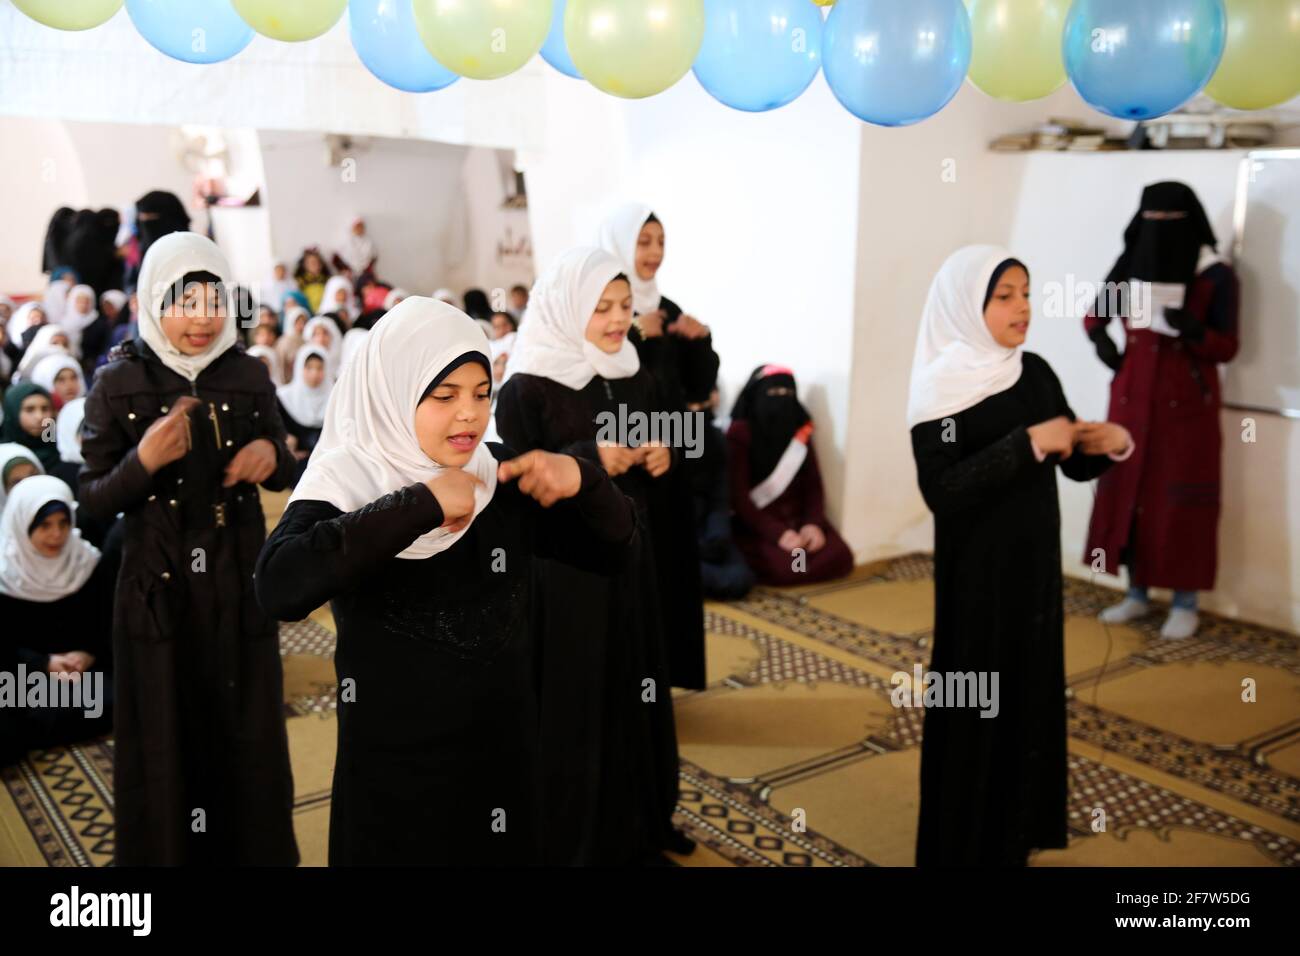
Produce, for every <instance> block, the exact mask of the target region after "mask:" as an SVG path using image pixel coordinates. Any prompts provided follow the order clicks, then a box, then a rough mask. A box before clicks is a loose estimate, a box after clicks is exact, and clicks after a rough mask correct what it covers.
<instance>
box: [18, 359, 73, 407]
mask: <svg viewBox="0 0 1300 956" xmlns="http://www.w3.org/2000/svg"><path fill="white" fill-rule="evenodd" d="M65 372H70V373H72V374H70V375H65V374H64V373H65ZM31 381H33V382H35V383H36V384H37V385H39V386H40V387H41V388H43V389H45V390H46V391H47V392H49V393H50V397H51V398H52V399H54V401H55V409H56V411H57V410H58V409H60V408H62V407H63V406H64V405H66V404H67V403H68V402H70V401H72V400H73V399H75V398H82V397H84V396H85V394H86V377H85V375H84V374H83V373H82V371H81V363H80V362H78V361H77V360H76V359H74V358H73V357H72V356H71V355H60V354H58V353H54V354H51V355H47V356H45V358H43V359H41V360H40V361H38V362H37V363H36V364H35V365H34V366H33V367H32V373H31ZM60 414H62V412H60Z"/></svg>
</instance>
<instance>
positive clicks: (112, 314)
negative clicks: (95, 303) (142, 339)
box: [99, 299, 118, 323]
mask: <svg viewBox="0 0 1300 956" xmlns="http://www.w3.org/2000/svg"><path fill="white" fill-rule="evenodd" d="M99 311H100V313H101V314H102V315H103V316H104V318H106V319H108V321H109V322H110V323H111V322H113V321H114V320H115V319H116V318H117V315H118V308H117V306H115V305H114V304H113V303H112V302H109V301H108V300H107V299H105V300H104V301H103V302H101V303H99Z"/></svg>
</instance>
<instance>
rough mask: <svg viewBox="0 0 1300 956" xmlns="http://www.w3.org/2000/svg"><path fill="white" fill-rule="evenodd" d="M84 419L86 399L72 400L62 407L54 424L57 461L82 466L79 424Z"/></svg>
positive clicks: (83, 461) (83, 462)
mask: <svg viewBox="0 0 1300 956" xmlns="http://www.w3.org/2000/svg"><path fill="white" fill-rule="evenodd" d="M85 417H86V399H85V398H84V397H83V398H74V399H73V400H72V401H70V402H68V403H67V404H66V405H64V406H63V410H62V411H61V412H59V417H58V420H57V421H56V422H55V426H54V428H55V433H54V437H55V440H56V442H57V443H58V448H59V459H60V460H61V461H65V462H69V463H71V464H74V465H83V464H85V462H86V460H85V459H84V458H82V457H81V422H82V420H83V419H85Z"/></svg>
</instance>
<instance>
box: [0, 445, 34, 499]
mask: <svg viewBox="0 0 1300 956" xmlns="http://www.w3.org/2000/svg"><path fill="white" fill-rule="evenodd" d="M33 474H35V475H43V474H45V466H44V465H42V464H41V460H40V459H39V458H37V457H36V455H35V454H34V453H33V452H32V450H31V449H30V448H28V447H27V446H25V445H20V444H18V443H17V442H3V443H0V510H3V508H4V506H5V501H6V499H7V498H8V496H9V491H10V490H11V489H12V488H14V487H16V486H17V485H18V483H20V482H22V481H25V480H26V479H27V478H29V477H31V475H33Z"/></svg>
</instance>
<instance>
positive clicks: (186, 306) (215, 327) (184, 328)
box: [162, 282, 226, 355]
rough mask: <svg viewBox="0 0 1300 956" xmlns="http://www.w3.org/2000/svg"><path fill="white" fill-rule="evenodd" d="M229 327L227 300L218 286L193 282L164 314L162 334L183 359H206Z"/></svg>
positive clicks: (211, 283)
mask: <svg viewBox="0 0 1300 956" xmlns="http://www.w3.org/2000/svg"><path fill="white" fill-rule="evenodd" d="M225 324H226V297H225V296H224V295H222V294H221V290H220V289H219V288H217V284H216V283H215V282H202V283H201V282H191V283H189V284H187V285H186V287H185V295H184V297H183V298H182V299H181V300H179V301H173V302H172V304H171V305H170V306H168V307H167V310H166V311H165V312H163V314H162V331H163V335H165V336H166V337H167V341H168V342H170V343H171V344H172V345H173V346H174V347H175V348H176V350H177V351H178V352H180V353H181V354H182V355H202V354H203V353H204V352H206V351H207V350H208V349H210V348H211V347H212V343H213V342H215V341H216V340H217V336H219V335H220V334H221V330H222V328H223V327H224V326H225Z"/></svg>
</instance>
